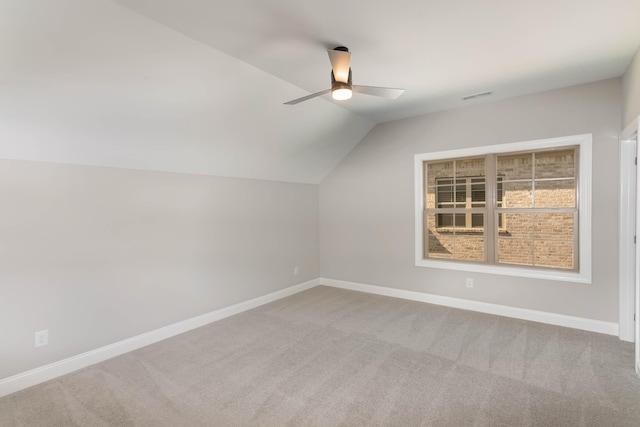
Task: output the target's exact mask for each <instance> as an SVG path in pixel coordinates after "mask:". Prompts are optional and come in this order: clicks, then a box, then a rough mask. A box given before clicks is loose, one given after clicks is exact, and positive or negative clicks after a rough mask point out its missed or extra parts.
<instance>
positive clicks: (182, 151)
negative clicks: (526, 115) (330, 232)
mask: <svg viewBox="0 0 640 427" xmlns="http://www.w3.org/2000/svg"><path fill="white" fill-rule="evenodd" d="M638 17H640V1H638V0H606V1H605V0H602V1H596V0H581V1H576V0H563V1H560V0H555V1H551V0H539V1H537V2H522V1H515V0H512V1H507V0H502V1H501V0H483V1H477V0H449V1H444V0H439V1H434V0H414V1H409V0H396V1H394V2H390V1H376V0H370V1H364V0H351V1H344V0H342V1H335V0H323V1H322V2H319V1H304V2H300V1H293V0H270V1H264V0H235V1H227V2H223V1H210V0H114V1H112V0H0V157H3V158H12V159H25V160H36V161H50V162H60V163H72V164H83V165H100V166H111V167H122V168H133V169H146V170H159V171H173V172H184V173H197V174H208V175H220V176H233V177H245V178H259V179H269V180H278V181H290V182H302V183H318V182H320V181H321V180H322V179H323V178H324V176H326V175H327V173H329V172H330V171H331V169H332V168H333V167H335V165H336V164H337V163H338V162H339V161H340V160H341V159H342V158H344V156H345V155H346V154H347V153H348V152H349V151H350V150H351V149H352V148H353V147H355V145H357V144H358V143H359V142H360V140H362V138H363V137H364V136H365V135H366V134H367V133H368V132H369V131H370V130H371V128H372V127H373V126H374V125H375V123H376V122H382V121H387V120H392V119H396V118H402V117H409V116H413V115H418V114H424V113H428V112H432V111H437V110H443V109H448V108H455V107H458V106H461V105H472V104H474V103H479V102H488V101H493V100H497V99H501V98H506V97H511V96H516V95H520V94H526V93H531V92H538V91H542V90H547V89H553V88H556V87H564V86H569V85H573V84H578V83H584V82H589V81H595V80H600V79H605V78H609V77H616V76H619V75H621V74H622V73H623V72H624V70H625V68H626V66H627V65H628V63H629V61H630V60H631V58H632V56H633V53H634V52H635V50H636V49H637V48H638V44H639V43H640V25H638V22H639V21H638ZM336 45H346V46H348V47H349V48H350V49H351V51H352V53H353V56H352V68H353V72H354V82H355V83H356V84H363V85H371V86H391V87H404V88H406V89H407V92H406V93H405V94H404V95H403V96H402V97H401V98H399V99H397V100H387V99H379V98H375V97H367V96H365V95H360V96H358V94H356V97H354V98H353V99H352V100H350V101H347V102H345V103H341V104H337V103H335V102H333V101H330V100H329V99H327V98H328V96H326V97H323V98H318V99H314V100H311V101H308V102H305V103H302V104H298V105H296V106H284V105H282V103H283V102H285V101H288V100H290V99H293V98H297V97H300V96H304V95H306V94H307V93H309V92H316V91H319V90H322V89H325V88H328V87H329V73H330V66H329V61H328V58H327V54H326V52H325V49H327V48H333V47H335V46H336ZM485 90H493V91H494V95H492V96H490V97H486V98H480V99H477V100H473V101H467V102H465V103H463V102H462V101H460V100H459V98H460V97H461V96H464V95H467V94H470V93H477V92H482V91H485Z"/></svg>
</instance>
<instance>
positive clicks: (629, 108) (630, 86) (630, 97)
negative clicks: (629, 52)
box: [622, 50, 640, 128]
mask: <svg viewBox="0 0 640 427" xmlns="http://www.w3.org/2000/svg"><path fill="white" fill-rule="evenodd" d="M622 87H623V93H622V97H623V108H622V114H623V115H622V127H623V128H624V127H625V126H627V125H628V124H629V123H631V121H632V120H633V119H635V118H637V117H638V116H640V50H638V51H637V52H636V55H635V56H634V57H633V59H632V60H631V63H630V64H629V68H627V71H625V73H624V75H623V76H622Z"/></svg>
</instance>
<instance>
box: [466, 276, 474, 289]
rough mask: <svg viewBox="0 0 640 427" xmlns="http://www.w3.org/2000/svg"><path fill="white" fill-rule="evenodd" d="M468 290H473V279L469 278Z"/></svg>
mask: <svg viewBox="0 0 640 427" xmlns="http://www.w3.org/2000/svg"><path fill="white" fill-rule="evenodd" d="M467 288H473V279H472V278H471V277H467Z"/></svg>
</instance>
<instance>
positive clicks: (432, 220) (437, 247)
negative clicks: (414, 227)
mask: <svg viewBox="0 0 640 427" xmlns="http://www.w3.org/2000/svg"><path fill="white" fill-rule="evenodd" d="M480 215H482V214H480ZM425 218H426V224H425V229H426V237H427V239H426V240H427V247H426V248H425V257H426V258H439V259H457V260H463V261H484V260H485V251H484V233H483V232H482V230H480V231H471V230H470V229H468V228H465V219H466V214H431V213H430V214H426V215H425ZM440 218H442V220H441V219H440ZM436 220H437V221H438V226H437V227H436ZM454 220H455V222H456V225H455V226H454V225H448V226H443V225H441V223H448V224H451V221H454ZM440 221H441V222H440ZM458 224H462V225H461V226H457V225H458Z"/></svg>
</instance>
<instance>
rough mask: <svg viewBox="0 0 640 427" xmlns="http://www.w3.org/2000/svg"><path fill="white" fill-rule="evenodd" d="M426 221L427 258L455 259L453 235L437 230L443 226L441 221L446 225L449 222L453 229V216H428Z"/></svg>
mask: <svg viewBox="0 0 640 427" xmlns="http://www.w3.org/2000/svg"><path fill="white" fill-rule="evenodd" d="M425 219H426V224H425V229H426V234H427V245H426V246H427V247H426V248H425V258H453V233H452V232H447V233H443V232H440V231H438V228H437V227H439V226H441V225H440V222H441V221H442V222H444V223H446V222H447V221H448V222H449V226H450V227H453V214H426V215H425ZM436 220H437V223H438V225H436Z"/></svg>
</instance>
